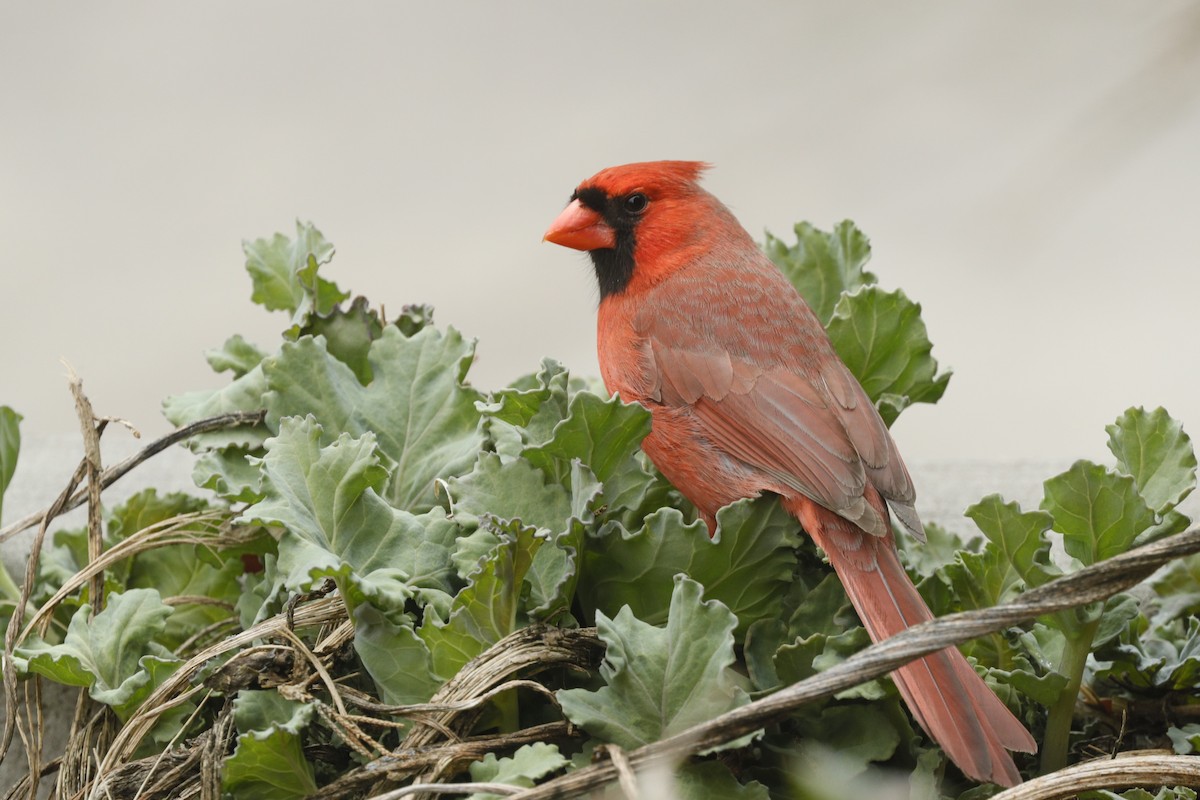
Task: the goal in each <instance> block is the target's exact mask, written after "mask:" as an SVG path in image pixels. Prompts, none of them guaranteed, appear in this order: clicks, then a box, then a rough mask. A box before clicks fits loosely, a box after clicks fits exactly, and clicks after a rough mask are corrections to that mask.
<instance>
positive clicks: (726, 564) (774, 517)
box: [579, 498, 800, 637]
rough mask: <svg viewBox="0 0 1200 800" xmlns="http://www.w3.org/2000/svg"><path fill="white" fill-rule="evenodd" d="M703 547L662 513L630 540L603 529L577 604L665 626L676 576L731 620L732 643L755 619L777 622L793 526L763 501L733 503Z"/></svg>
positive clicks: (673, 516) (679, 521) (789, 572)
mask: <svg viewBox="0 0 1200 800" xmlns="http://www.w3.org/2000/svg"><path fill="white" fill-rule="evenodd" d="M717 524H718V530H717V534H716V536H714V537H713V538H712V539H709V536H708V529H707V528H705V526H704V523H702V522H693V523H691V524H685V523H684V521H683V515H682V514H680V512H679V511H677V510H675V509H673V508H664V509H660V510H659V511H656V512H654V513H652V514H651V515H650V516H648V517H646V520H645V524H644V525H643V526H642V527H641V528H640V529H639V530H637V531H634V532H632V533H631V532H629V531H628V530H626V529H625V528H624V527H623V526H621V525H619V524H615V523H610V524H608V525H606V526H605V527H604V529H602V531H601V535H600V536H599V537H598V538H596V539H593V540H591V541H590V542H589V544H588V548H587V552H586V553H585V555H584V567H583V576H582V578H581V580H580V584H579V594H580V599H581V600H582V602H583V604H584V608H585V609H587V610H588V611H589V612H590V611H592V610H595V611H597V612H603V613H605V614H614V613H616V612H617V610H618V609H620V608H621V607H622V606H629V608H630V609H631V611H632V613H633V614H634V616H636V617H637V618H638V619H641V620H642V621H643V622H647V623H649V624H652V625H656V624H660V623H662V622H664V621H665V620H666V613H667V608H668V604H669V600H670V597H671V596H672V593H673V591H674V584H673V582H672V581H673V578H674V576H675V575H676V574H679V573H682V574H684V575H687V576H688V577H690V578H692V579H693V580H695V581H699V582H700V583H701V584H703V585H704V587H705V595H704V596H705V597H706V598H707V599H709V600H719V601H721V602H722V603H724V604H725V605H726V606H727V607H728V608H730V609H731V610H732V611H733V613H734V614H735V615H736V616H737V619H738V625H737V632H738V636H739V637H741V636H742V635H744V634H745V632H746V629H747V628H748V627H749V626H750V625H751V623H753V622H754V621H755V620H758V619H766V618H771V617H775V616H778V614H779V611H780V608H781V606H782V603H783V598H784V596H785V595H786V593H787V587H788V586H789V584H790V583H791V581H792V576H793V572H794V570H795V566H796V553H795V548H796V545H797V544H799V541H800V530H799V525H797V523H796V521H795V520H794V519H793V518H792V517H791V516H789V515H788V514H787V512H785V511H784V510H783V509H782V508H781V507H780V506H779V504H778V503H777V502H775V501H774V500H772V499H770V498H760V499H757V500H740V501H738V502H736V503H734V504H732V505H730V506H727V507H726V508H723V509H721V510H720V511H719V512H718V513H717Z"/></svg>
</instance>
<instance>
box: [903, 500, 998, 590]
mask: <svg viewBox="0 0 1200 800" xmlns="http://www.w3.org/2000/svg"><path fill="white" fill-rule="evenodd" d="M969 513H970V512H969V511H968V514H969ZM896 543H897V544H898V545H899V547H900V560H901V561H903V562H904V567H905V568H906V569H907V570H909V571H910V572H915V573H917V575H920V576H921V577H925V578H927V577H929V576H930V575H932V574H933V573H934V572H936V571H937V570H938V568H940V567H944V566H946V565H947V564H951V563H953V562H954V558H955V556H956V555H957V554H958V551H959V550H976V549H978V540H977V539H976V540H974V541H972V542H971V544H968V543H967V542H965V541H963V539H962V537H960V536H959V535H958V534H956V533H954V532H953V531H951V530H948V529H946V528H943V527H942V526H941V525H938V524H937V523H936V522H926V523H925V541H923V542H918V541H916V540H915V539H913V538H911V537H908V536H903V537H901V536H897V537H896ZM971 545H974V546H971Z"/></svg>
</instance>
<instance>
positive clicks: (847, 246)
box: [763, 220, 876, 325]
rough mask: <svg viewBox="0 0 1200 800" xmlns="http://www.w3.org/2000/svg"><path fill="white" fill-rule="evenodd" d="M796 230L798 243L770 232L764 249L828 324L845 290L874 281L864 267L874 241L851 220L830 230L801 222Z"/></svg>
mask: <svg viewBox="0 0 1200 800" xmlns="http://www.w3.org/2000/svg"><path fill="white" fill-rule="evenodd" d="M795 232H796V244H794V245H792V246H790V247H789V246H788V245H786V244H784V242H783V241H782V240H780V239H776V238H775V237H774V236H772V235H771V234H770V233H768V234H767V240H766V244H765V245H764V248H763V249H764V250H765V251H766V254H767V257H768V258H770V259H771V260H772V261H774V262H775V264H776V265H778V267H779V269H780V270H782V271H783V274H784V275H785V276H787V279H788V280H790V281H791V282H792V284H793V285H794V286H795V287H796V290H797V291H799V292H800V294H801V296H803V297H804V299H805V300H806V301H807V302H808V304H809V306H811V307H812V310H813V312H814V313H815V314H816V315H817V319H819V320H820V321H821V323H822V324H826V325H827V324H829V318H830V317H831V316H833V308H834V306H835V305H837V302H838V298H839V297H841V296H842V293H843V292H852V291H854V290H855V289H858V288H859V287H860V286H866V285H868V284H872V283H875V281H876V278H875V276H874V275H873V274H871V273H870V272H867V271H866V269H864V267H865V266H866V263H867V261H869V260H870V258H871V243H870V241H868V239H867V237H866V235H865V234H863V232H862V231H860V230H859V229H858V228H857V227H856V226H855V225H854V223H853V222H850V221H849V220H845V221H843V222H839V223H838V224H837V225H835V226H834V227H833V230H832V231H830V232H828V233H826V232H825V231H822V230H819V229H817V228H814V227H813V226H812V225H810V224H809V223H807V222H798V223H796V226H795Z"/></svg>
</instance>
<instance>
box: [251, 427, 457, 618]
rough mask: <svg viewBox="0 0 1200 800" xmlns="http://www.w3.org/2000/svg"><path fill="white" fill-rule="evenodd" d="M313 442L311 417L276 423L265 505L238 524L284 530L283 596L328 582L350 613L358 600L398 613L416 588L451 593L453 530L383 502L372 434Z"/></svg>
mask: <svg viewBox="0 0 1200 800" xmlns="http://www.w3.org/2000/svg"><path fill="white" fill-rule="evenodd" d="M322 439H323V431H322V428H321V426H320V425H318V424H317V422H316V420H314V419H313V418H312V417H307V418H305V419H299V418H296V417H289V418H285V419H283V420H281V421H280V425H279V435H278V436H276V437H275V438H273V439H270V440H268V441H267V445H266V447H267V453H266V456H265V457H264V458H263V460H262V471H263V489H264V491H265V492H266V495H267V497H266V499H265V500H263V501H262V502H261V503H259V504H258V505H255V506H252V507H251V508H250V509H249V511H247V514H246V517H245V518H246V520H247V521H259V522H264V523H275V524H279V525H282V526H283V527H284V532H283V536H282V538H281V539H280V541H279V570H280V571H281V573H282V574H283V575H284V576H286V577H285V585H286V586H287V588H288V589H289V590H291V591H294V592H300V591H305V590H307V589H308V588H309V587H311V586H312V585H313V583H314V582H318V581H320V580H321V579H323V578H327V577H328V578H333V579H335V580H336V581H337V582H338V586H339V588H340V589H341V591H342V593H343V596H344V597H345V599H346V603H347V606H349V608H350V609H351V610H353V609H354V608H355V607H356V606H357V605H358V604H359V603H362V602H365V601H370V602H371V603H372V604H374V605H375V606H377V607H379V608H381V609H396V608H401V607H403V605H404V602H405V600H407V599H408V598H410V597H411V596H413V594H414V592H416V591H417V590H420V589H427V590H433V591H439V592H451V591H453V587H452V585H451V583H450V581H451V579H452V576H453V574H454V567H453V563H452V562H451V554H452V553H453V551H454V540H455V538H456V536H457V534H458V530H459V529H458V526H457V525H456V524H455V523H454V522H452V521H451V520H448V519H446V516H445V513H444V512H443V511H442V510H441V509H440V508H439V509H433V510H431V511H428V512H426V513H424V514H420V515H416V514H412V513H409V512H407V511H403V510H401V509H397V508H393V507H392V506H390V505H388V503H387V502H385V501H384V499H383V498H382V497H381V496H380V492H381V491H382V490H383V489H384V487H385V486H386V485H387V483H388V480H389V468H391V466H392V465H391V464H390V462H387V461H386V459H385V458H384V457H383V456H382V454H381V453H380V452H379V450H378V448H377V447H376V441H375V436H374V434H371V433H364V434H363V435H362V436H361V437H360V438H352V437H351V436H350V435H349V434H345V433H343V434H342V435H341V436H339V437H338V438H337V439H336V440H334V441H333V443H331V444H328V445H325V446H321V441H322Z"/></svg>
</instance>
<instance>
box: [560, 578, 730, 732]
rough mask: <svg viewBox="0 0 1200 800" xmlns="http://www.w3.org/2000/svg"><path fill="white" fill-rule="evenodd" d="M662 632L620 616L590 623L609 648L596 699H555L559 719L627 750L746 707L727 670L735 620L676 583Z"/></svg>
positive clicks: (564, 694)
mask: <svg viewBox="0 0 1200 800" xmlns="http://www.w3.org/2000/svg"><path fill="white" fill-rule="evenodd" d="M674 586H675V588H674V591H673V592H672V595H671V605H670V611H669V613H668V617H667V624H666V626H665V627H661V628H659V627H655V626H653V625H650V624H647V623H645V622H643V621H641V620H639V619H638V618H637V617H635V616H634V614H633V612H632V611H631V610H630V609H629V608H628V607H625V608H622V609H621V610H620V611H619V612H618V613H617V615H616V617H614V618H613V619H609V618H608V617H607V616H605V615H604V614H603V613H599V614H597V615H596V627H597V630H598V633H599V635H600V638H601V639H603V640H604V642H605V644H606V645H607V646H608V650H607V652H606V654H605V657H604V663H603V664H602V665H601V667H600V675H601V677H602V678H603V679H604V682H605V686H603V687H602V688H600V689H599V690H597V691H594V692H593V691H589V690H587V689H566V690H563V691H560V692H559V693H558V699H559V702H560V703H561V704H562V708H563V713H564V714H565V715H566V716H567V718H568V719H570V720H571V721H572V722H574V723H575V724H576V725H579V726H580V727H582V728H583V729H584V730H586V731H587V732H588V733H590V734H591V735H593V736H595V737H597V738H599V739H602V740H603V741H606V742H612V743H614V744H617V745H620V746H621V747H624V748H626V749H629V750H632V749H634V748H637V747H640V746H642V745H645V744H649V743H650V742H654V741H657V740H659V739H661V738H663V737H665V736H670V735H671V734H674V733H678V732H679V731H681V730H684V729H685V728H688V727H690V726H692V725H695V724H697V723H699V722H703V721H705V720H709V719H712V718H713V717H715V716H717V715H718V714H721V713H723V712H725V711H729V710H731V709H734V708H737V707H738V706H741V705H744V704H745V703H747V702H748V701H749V698H748V697H747V695H746V692H745V690H744V689H743V688H742V686H741V685H740V684H741V681H740V680H739V678H738V677H737V674H736V672H735V671H734V670H733V666H732V665H733V662H734V653H733V631H734V628H735V627H736V626H737V618H736V617H734V615H733V613H732V612H731V611H730V610H729V609H728V608H726V607H725V606H724V605H723V604H721V603H719V602H717V601H715V600H707V601H703V602H702V601H701V599H700V596H701V594H702V593H703V591H704V587H702V586H701V585H700V584H698V583H696V582H695V581H692V580H689V579H688V578H686V577H684V576H682V575H681V576H678V577H676V578H675V580H674Z"/></svg>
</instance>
